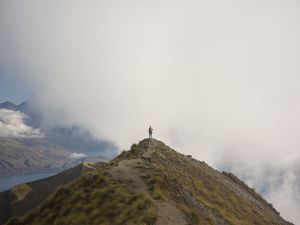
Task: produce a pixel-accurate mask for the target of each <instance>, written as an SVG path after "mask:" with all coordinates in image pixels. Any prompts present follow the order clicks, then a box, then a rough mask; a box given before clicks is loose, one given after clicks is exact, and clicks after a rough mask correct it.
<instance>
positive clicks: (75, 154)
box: [70, 153, 87, 159]
mask: <svg viewBox="0 0 300 225" xmlns="http://www.w3.org/2000/svg"><path fill="white" fill-rule="evenodd" d="M86 156H87V155H86V154H83V153H72V154H71V155H70V158H72V159H82V158H85V157H86Z"/></svg>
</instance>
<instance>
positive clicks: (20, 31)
mask: <svg viewBox="0 0 300 225" xmlns="http://www.w3.org/2000/svg"><path fill="white" fill-rule="evenodd" d="M0 33H1V36H0V68H1V70H0V71H3V74H6V73H7V72H9V74H13V75H12V76H14V78H13V79H17V80H18V81H19V82H21V83H24V84H26V86H27V89H28V90H30V92H31V91H32V92H33V93H34V94H33V95H32V101H33V102H34V103H35V104H36V106H37V107H38V108H39V109H40V110H42V111H43V112H44V123H45V124H46V125H50V126H51V125H54V124H55V123H56V124H65V125H73V124H77V125H81V126H84V127H86V128H87V129H89V130H91V131H92V132H93V134H94V135H95V137H99V138H104V139H107V140H110V141H114V142H115V143H116V144H118V145H119V146H120V148H121V149H122V148H127V149H128V148H129V146H130V145H131V144H132V143H133V142H136V141H138V140H140V139H142V138H143V137H145V136H146V135H147V134H146V131H147V127H148V126H149V125H152V126H153V128H154V137H157V138H158V139H161V140H163V141H165V142H166V143H168V144H169V145H171V146H172V147H174V148H176V149H178V150H180V151H181V152H183V153H188V154H192V155H193V156H194V157H196V158H198V159H200V160H205V161H207V162H208V163H210V164H211V165H213V166H215V167H218V168H222V167H224V168H225V167H226V168H230V169H232V170H234V171H237V172H238V173H240V174H241V175H242V176H245V177H247V179H248V180H247V182H248V183H249V184H252V185H253V186H257V187H260V183H261V182H260V181H261V180H262V179H266V177H268V174H269V173H268V171H279V172H278V173H279V174H282V173H281V172H280V171H285V172H286V173H287V175H286V176H285V177H286V179H285V180H284V182H283V184H282V185H281V186H280V188H281V189H280V188H279V189H274V190H273V189H272V190H271V191H269V192H268V193H267V194H266V196H267V197H268V200H270V201H272V202H275V206H276V208H278V209H279V210H280V211H281V212H282V214H283V215H284V216H285V217H286V218H288V219H290V220H293V221H294V222H295V221H300V218H299V215H298V212H299V211H300V204H299V201H298V200H297V199H296V198H295V196H296V195H298V194H299V193H298V191H297V190H296V188H295V187H294V184H295V182H297V178H295V176H296V175H295V174H296V173H297V171H298V170H297V168H299V167H298V165H297V161H299V158H300V151H299V147H300V132H299V130H300V117H299V113H300V101H299V97H300V88H299V81H300V76H299V72H300V63H299V58H300V42H299V40H300V2H299V1H296V0H295V1H292V0H259V1H258V0H253V1H241V0H228V1H223V0H211V1H202V0H201V1H198V0H197V1H196V0H172V1H171V0H159V1H158V0H153V1H146V0H139V1H137V0H119V1H117V0H112V1H101V0H99V1H95V0H91V1H79V0H74V1H68V0H60V1H50V0H49V1H40V0H24V1H17V0H7V1H5V0H0ZM27 96H29V94H28V95H27ZM30 96H31V94H30ZM266 171H267V172H266ZM274 173H275V172H274ZM266 174H267V175H266ZM277 175H278V174H277ZM277 175H276V174H275V175H274V176H275V178H274V179H273V180H276V178H277V177H276V176H277ZM296 177H297V176H296ZM268 184H272V182H271V181H270V182H268ZM271 187H272V185H271ZM278 193H280V194H278ZM299 199H300V197H299Z"/></svg>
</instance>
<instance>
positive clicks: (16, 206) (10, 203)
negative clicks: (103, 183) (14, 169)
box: [0, 164, 87, 224]
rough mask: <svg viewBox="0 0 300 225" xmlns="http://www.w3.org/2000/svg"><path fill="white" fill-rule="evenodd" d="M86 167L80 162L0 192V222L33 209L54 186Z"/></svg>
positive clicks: (56, 186)
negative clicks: (59, 171)
mask: <svg viewBox="0 0 300 225" xmlns="http://www.w3.org/2000/svg"><path fill="white" fill-rule="evenodd" d="M86 168H87V167H85V166H84V165H83V164H80V165H78V166H76V167H74V168H71V169H68V170H65V171H63V172H61V173H59V174H57V175H55V176H51V177H47V178H44V179H41V180H37V181H33V182H29V183H25V184H20V185H17V186H15V187H14V188H12V189H10V190H8V191H4V192H0V224H2V223H4V222H6V221H7V220H8V219H9V218H10V217H12V216H23V215H24V214H25V213H26V212H28V211H30V210H31V209H34V208H35V207H37V206H38V205H39V204H40V203H41V202H43V201H44V200H45V199H46V198H47V197H48V196H49V195H50V194H51V193H53V191H55V189H56V188H58V187H59V186H61V185H63V184H66V183H68V182H70V181H72V180H74V179H76V178H77V177H79V176H80V175H81V173H82V171H83V170H84V169H86Z"/></svg>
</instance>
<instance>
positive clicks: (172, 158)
mask: <svg viewBox="0 0 300 225" xmlns="http://www.w3.org/2000/svg"><path fill="white" fill-rule="evenodd" d="M23 191H24V192H25V193H26V187H24V190H23ZM8 224H9V225H17V224H26V225H27V224H32V225H44V224H54V225H60V224H61V225H63V224H70V225H73V224H74V225H77V224H78V225H79V224H80V225H83V224H86V225H93V224H95V225H96V224H107V225H108V224H110V225H113V224H119V225H126V224H128V225H131V224H132V225H134V224H135V225H136V224H141V225H142V224H143V225H145V224H149V225H150V224H154V225H184V224H201V225H206V224H207V225H211V224H216V225H290V224H291V223H288V222H286V221H285V220H284V219H282V218H281V217H280V215H279V213H278V212H277V211H276V210H275V209H274V208H273V207H272V205H271V204H269V203H267V202H266V201H265V200H264V199H263V198H262V197H261V196H259V195H258V194H257V193H255V191H254V190H252V189H250V188H249V187H248V186H247V185H246V184H244V183H243V182H242V181H240V180H239V179H238V178H237V177H235V176H234V175H233V174H227V173H220V172H219V171H216V170H214V169H212V168H211V167H209V166H208V165H207V164H206V163H204V162H200V161H197V160H195V159H193V158H191V157H188V156H185V155H182V154H180V153H178V152H176V151H174V150H173V149H171V148H169V147H168V146H166V145H165V144H163V143H162V142H160V141H157V140H155V139H145V140H143V141H141V142H140V143H139V144H137V145H136V144H134V145H132V147H131V150H130V151H128V152H123V153H122V154H121V155H120V156H118V157H117V158H116V159H114V160H112V161H111V162H108V163H99V164H97V165H96V169H95V170H93V171H86V172H84V173H83V175H81V176H80V177H79V178H78V179H76V180H75V181H73V182H71V183H69V184H68V185H65V186H64V187H61V188H59V190H57V191H56V193H55V194H53V195H52V196H51V197H50V198H48V199H47V200H46V201H45V202H44V203H43V204H42V205H41V206H40V207H39V208H38V209H36V210H34V211H32V212H31V213H30V214H28V215H26V216H25V217H24V218H22V219H14V220H11V221H10V222H9V223H8Z"/></svg>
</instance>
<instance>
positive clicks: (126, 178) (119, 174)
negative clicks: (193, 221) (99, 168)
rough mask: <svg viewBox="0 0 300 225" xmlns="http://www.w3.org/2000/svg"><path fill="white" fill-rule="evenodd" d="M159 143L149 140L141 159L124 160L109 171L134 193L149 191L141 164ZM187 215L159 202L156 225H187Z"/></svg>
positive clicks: (149, 156)
mask: <svg viewBox="0 0 300 225" xmlns="http://www.w3.org/2000/svg"><path fill="white" fill-rule="evenodd" d="M158 145H159V143H158V142H157V141H156V140H152V141H151V142H149V145H148V146H147V148H146V152H145V153H144V154H143V155H142V158H141V159H130V160H122V161H120V162H119V163H118V166H116V167H113V168H112V169H111V170H110V171H109V173H110V174H111V176H112V177H114V178H115V179H117V180H122V181H123V182H124V183H126V184H127V185H128V187H129V190H130V191H131V192H132V193H138V192H145V193H148V187H147V185H146V184H145V183H144V181H143V179H142V178H141V176H142V172H141V170H140V168H138V167H139V166H140V165H142V164H144V162H145V161H144V160H147V159H150V158H151V157H152V154H153V153H154V152H155V149H156V148H157V147H158ZM186 224H187V222H186V221H185V215H184V213H183V212H182V211H180V210H178V209H177V208H176V207H175V206H173V205H172V204H170V203H167V202H159V203H157V220H156V222H155V225H186Z"/></svg>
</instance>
